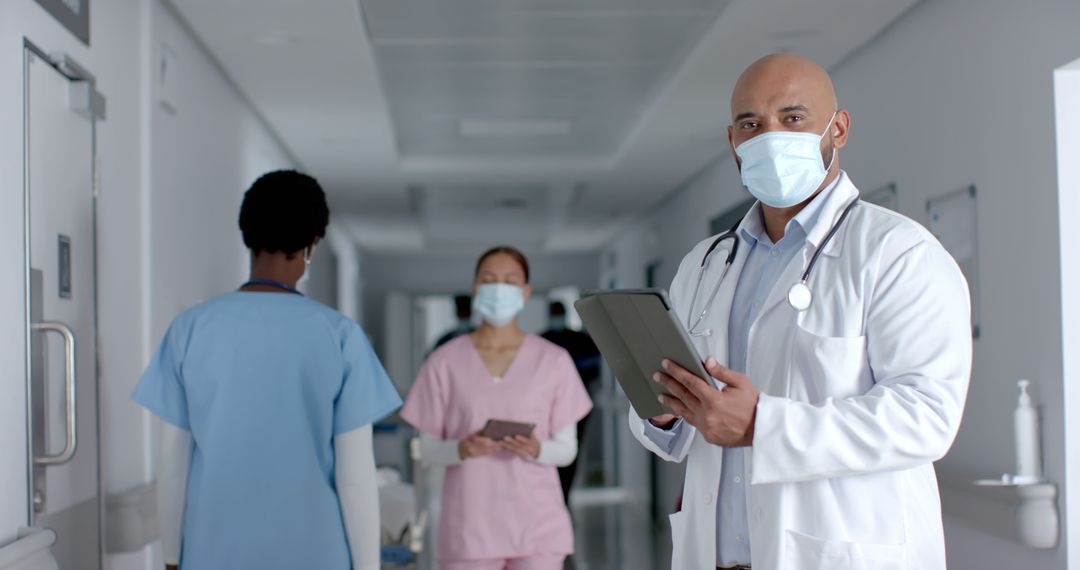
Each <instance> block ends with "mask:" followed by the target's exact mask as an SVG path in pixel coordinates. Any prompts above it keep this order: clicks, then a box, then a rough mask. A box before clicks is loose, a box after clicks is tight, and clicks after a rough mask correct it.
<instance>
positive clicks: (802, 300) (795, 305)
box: [787, 281, 814, 312]
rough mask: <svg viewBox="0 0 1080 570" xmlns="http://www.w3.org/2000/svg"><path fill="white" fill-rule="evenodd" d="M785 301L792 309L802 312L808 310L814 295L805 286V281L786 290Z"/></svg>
mask: <svg viewBox="0 0 1080 570" xmlns="http://www.w3.org/2000/svg"><path fill="white" fill-rule="evenodd" d="M787 300H788V303H789V304H791V308H792V309H795V310H796V311H799V312H802V311H805V310H807V309H809V308H810V303H811V302H812V301H813V300H814V294H813V293H811V292H810V287H807V286H806V282H805V281H799V282H798V283H796V284H794V285H792V286H791V289H789V290H788V294H787Z"/></svg>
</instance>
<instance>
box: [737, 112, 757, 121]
mask: <svg viewBox="0 0 1080 570" xmlns="http://www.w3.org/2000/svg"><path fill="white" fill-rule="evenodd" d="M756 116H757V113H751V112H746V113H739V114H738V115H735V122H736V123H738V122H739V121H741V120H743V119H752V118H754V117H756Z"/></svg>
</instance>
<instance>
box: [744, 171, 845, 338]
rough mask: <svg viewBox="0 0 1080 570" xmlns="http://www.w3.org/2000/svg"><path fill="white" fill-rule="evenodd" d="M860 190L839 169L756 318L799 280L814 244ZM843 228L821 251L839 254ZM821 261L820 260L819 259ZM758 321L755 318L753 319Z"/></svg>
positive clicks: (781, 298)
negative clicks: (799, 247)
mask: <svg viewBox="0 0 1080 570" xmlns="http://www.w3.org/2000/svg"><path fill="white" fill-rule="evenodd" d="M858 194H859V191H858V190H856V189H855V186H854V185H852V184H851V181H850V180H848V177H847V173H845V172H843V171H841V172H840V181H839V182H838V183H837V185H836V187H835V188H833V189H832V190H831V191H829V193H828V194H827V195H825V196H822V197H823V198H825V204H823V205H822V207H821V212H820V213H819V214H818V218H817V221H816V222H815V223H814V226H813V227H812V228H810V230H809V231H808V232H807V236H806V242H805V243H804V244H803V249H802V251H801V252H800V253H799V255H796V256H795V257H793V258H791V261H790V262H788V264H787V267H785V268H784V271H783V273H781V274H780V278H779V279H777V280H776V282H775V283H773V286H772V289H770V290H769V296H768V297H766V298H765V303H764V304H762V306H761V311H760V312H759V313H758V318H757V320H761V318H762V317H764V316H765V315H766V314H767V313H768V312H769V311H771V310H772V309H773V308H775V307H776V305H777V304H779V303H780V302H781V301H785V302H786V301H787V297H788V291H789V290H790V289H791V286H792V285H794V284H795V283H798V282H799V280H800V279H801V278H802V273H803V271H805V269H806V266H807V265H808V264H809V263H810V258H811V257H813V255H814V251H815V250H816V248H817V244H819V243H821V242H822V240H824V239H825V236H826V235H828V233H829V230H831V229H832V227H833V224H835V223H836V220H838V219H839V218H840V215H841V214H842V213H843V212H844V208H846V207H847V205H848V204H850V203H851V200H852V199H854V197H855V196H857V195H858ZM843 237H844V236H843V232H838V233H837V235H836V236H834V237H833V239H832V241H830V242H829V243H828V244H826V246H825V251H824V252H822V255H830V256H835V255H839V254H840V249H841V247H842V245H843V241H844V240H843ZM819 263H820V261H819ZM755 322H757V321H755Z"/></svg>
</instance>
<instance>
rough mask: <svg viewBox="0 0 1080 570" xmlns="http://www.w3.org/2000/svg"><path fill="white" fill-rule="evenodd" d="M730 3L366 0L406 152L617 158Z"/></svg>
mask: <svg viewBox="0 0 1080 570" xmlns="http://www.w3.org/2000/svg"><path fill="white" fill-rule="evenodd" d="M726 4H727V0H681V1H676V2H665V3H664V4H662V5H658V4H656V3H654V2H646V1H634V0H610V1H597V2H566V1H554V0H552V1H540V2H535V1H530V2H525V1H521V2H515V1H507V0H362V2H361V5H362V6H363V9H364V14H365V18H366V23H367V28H368V31H369V33H370V35H371V39H372V43H373V45H374V48H375V61H376V66H377V68H378V70H379V74H380V77H381V80H382V86H383V90H384V92H385V94H386V99H387V102H388V106H389V109H390V113H391V118H392V123H393V126H394V132H395V138H396V141H397V147H398V153H399V155H400V156H401V157H402V158H404V159H409V158H418V157H423V158H441V159H455V158H486V159H491V158H495V159H502V158H530V159H534V158H536V157H575V158H578V159H580V158H586V159H588V158H593V159H603V158H605V157H610V156H612V155H614V154H615V153H616V151H617V150H618V149H619V148H620V146H622V144H623V143H624V141H625V138H626V136H627V134H628V133H629V132H630V129H631V127H632V126H633V125H634V124H635V123H636V122H637V120H638V118H639V117H640V115H641V113H642V112H643V110H644V109H645V107H646V106H647V105H648V104H649V103H650V101H651V98H652V97H653V96H654V95H655V93H656V92H657V91H658V89H659V87H660V86H661V85H662V83H663V81H664V80H665V79H666V78H667V77H668V76H670V75H671V74H672V73H673V72H674V69H675V68H676V67H677V66H678V64H679V63H680V62H681V60H682V57H683V55H684V54H685V53H688V52H689V51H690V48H691V47H692V46H693V45H694V43H695V42H696V41H697V39H698V38H699V37H700V36H701V35H702V34H703V33H704V32H705V31H706V30H707V29H708V27H709V25H710V24H711V22H712V21H713V19H715V18H716V17H717V15H718V14H719V13H720V11H721V10H722V9H723V7H724V6H725V5H726ZM469 121H485V122H492V121H502V122H504V123H506V124H521V123H527V124H534V125H535V124H538V123H545V122H547V123H558V124H562V125H567V126H568V128H565V129H561V130H558V131H559V132H554V131H556V129H547V130H543V129H522V130H518V131H515V130H514V129H513V128H503V129H490V130H489V132H492V133H497V134H489V135H486V136H470V135H469V134H468V133H466V132H463V129H462V123H463V122H469Z"/></svg>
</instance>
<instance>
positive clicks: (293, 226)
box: [240, 170, 330, 256]
mask: <svg viewBox="0 0 1080 570" xmlns="http://www.w3.org/2000/svg"><path fill="white" fill-rule="evenodd" d="M328 223H330V208H329V207H327V205H326V194H325V193H323V190H322V188H321V187H320V186H319V183H318V182H316V181H315V179H314V178H312V177H310V176H308V175H306V174H301V173H299V172H297V171H295V170H278V171H275V172H268V173H266V174H263V175H262V176H260V177H259V179H258V180H256V181H255V183H254V184H252V185H251V188H249V189H248V191H247V193H245V194H244V203H243V204H241V206H240V232H241V233H242V234H243V235H244V245H246V246H247V247H248V249H250V250H251V251H252V253H259V252H263V251H265V252H267V253H275V252H279V251H280V252H283V253H285V254H288V255H290V256H291V255H293V254H295V253H296V252H298V251H300V250H302V249H304V248H305V247H307V246H309V245H311V244H312V243H314V242H315V239H316V238H322V237H324V236H326V225H327V224H328Z"/></svg>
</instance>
